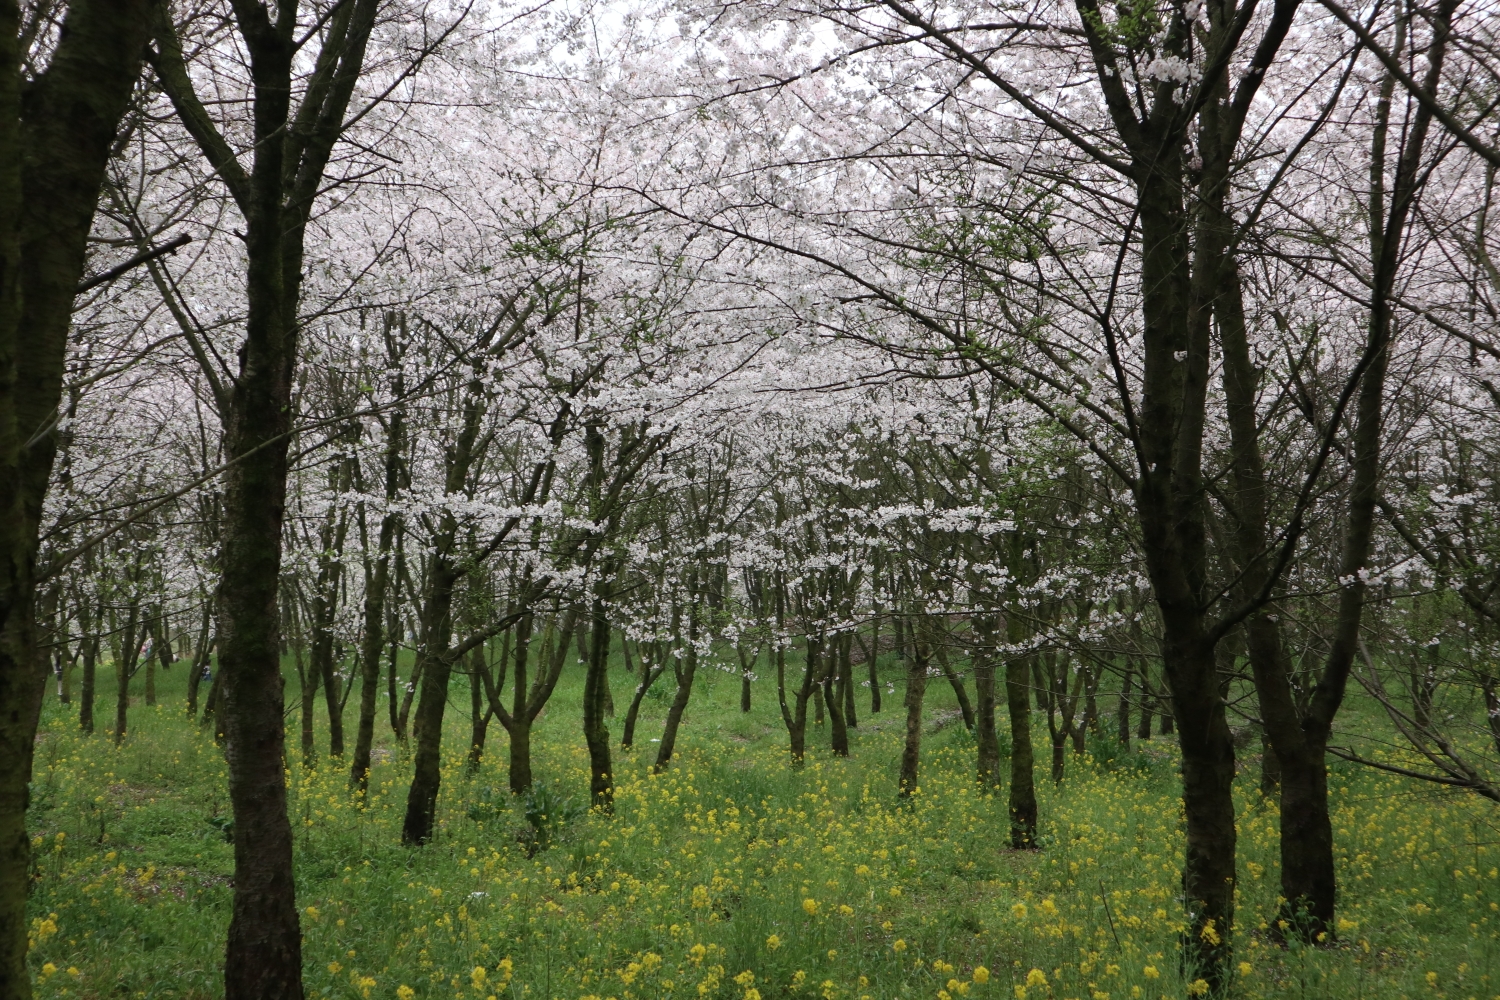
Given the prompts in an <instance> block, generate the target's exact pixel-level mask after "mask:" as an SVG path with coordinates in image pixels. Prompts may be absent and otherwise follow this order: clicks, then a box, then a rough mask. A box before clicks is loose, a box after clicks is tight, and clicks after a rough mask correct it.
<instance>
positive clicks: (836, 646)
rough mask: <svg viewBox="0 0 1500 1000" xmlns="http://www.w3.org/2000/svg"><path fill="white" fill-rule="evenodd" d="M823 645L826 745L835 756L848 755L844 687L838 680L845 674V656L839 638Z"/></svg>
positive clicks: (847, 728) (842, 678)
mask: <svg viewBox="0 0 1500 1000" xmlns="http://www.w3.org/2000/svg"><path fill="white" fill-rule="evenodd" d="M820 645H824V650H825V651H824V653H823V664H824V665H823V684H822V687H823V694H824V698H823V700H824V701H825V702H826V703H827V705H828V721H829V727H828V746H829V749H830V750H831V751H832V752H833V755H834V756H835V757H847V756H849V727H848V725H847V724H846V723H845V719H844V708H843V701H844V689H843V686H842V685H841V684H840V681H842V680H844V678H845V677H846V676H847V667H846V666H845V664H847V662H848V660H847V657H843V656H842V655H841V654H842V652H843V649H842V646H843V641H842V639H841V638H835V639H834V640H833V643H832V648H828V646H827V645H826V644H820Z"/></svg>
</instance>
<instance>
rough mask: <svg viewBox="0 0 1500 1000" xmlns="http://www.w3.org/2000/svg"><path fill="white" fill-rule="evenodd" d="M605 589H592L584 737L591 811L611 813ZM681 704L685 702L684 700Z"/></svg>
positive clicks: (601, 586)
mask: <svg viewBox="0 0 1500 1000" xmlns="http://www.w3.org/2000/svg"><path fill="white" fill-rule="evenodd" d="M608 596H609V594H608V585H607V584H606V583H605V582H603V581H602V580H601V581H600V582H599V583H597V584H596V585H595V591H594V604H593V609H592V614H591V616H590V617H591V620H592V622H593V628H592V629H591V630H590V631H591V632H592V633H593V635H592V641H591V643H590V646H589V659H588V673H587V674H586V675H585V677H584V682H583V737H584V741H585V742H586V743H587V744H588V750H589V800H590V802H592V803H593V806H594V808H596V809H599V810H601V811H602V812H612V811H613V810H614V804H615V784H614V766H613V764H612V763H611V760H610V751H609V728H608V727H607V726H606V725H605V724H604V693H605V689H606V686H607V685H608V683H609V677H608V668H609V640H610V634H611V629H610V627H609V619H608V618H607V617H605V603H604V602H605V601H606V600H607V599H608ZM684 704H686V699H685V698H684Z"/></svg>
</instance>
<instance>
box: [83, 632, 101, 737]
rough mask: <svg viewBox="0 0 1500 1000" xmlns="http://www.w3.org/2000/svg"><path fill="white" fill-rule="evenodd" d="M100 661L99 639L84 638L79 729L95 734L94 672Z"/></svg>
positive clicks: (94, 636) (95, 637) (92, 637)
mask: <svg viewBox="0 0 1500 1000" xmlns="http://www.w3.org/2000/svg"><path fill="white" fill-rule="evenodd" d="M98 659H99V637H98V636H96V635H88V636H84V639H83V683H82V684H81V685H80V687H79V691H78V728H79V729H82V730H83V731H84V732H86V733H89V734H92V733H93V732H94V672H95V669H96V666H95V665H96V663H97V662H98Z"/></svg>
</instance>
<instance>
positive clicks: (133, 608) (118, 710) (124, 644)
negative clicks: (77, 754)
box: [115, 598, 140, 746]
mask: <svg viewBox="0 0 1500 1000" xmlns="http://www.w3.org/2000/svg"><path fill="white" fill-rule="evenodd" d="M139 614H140V605H139V604H137V603H136V601H135V599H134V598H131V603H130V606H129V608H128V609H127V611H126V616H127V617H126V624H125V635H124V638H123V640H122V641H121V644H120V650H119V653H118V655H116V656H115V746H119V745H120V744H121V743H123V742H125V729H126V725H127V723H128V721H129V713H130V677H131V675H132V674H134V673H135V665H136V663H137V661H138V658H139V652H140V645H139V644H140V636H139V635H137V634H136V624H137V616H138V615H139Z"/></svg>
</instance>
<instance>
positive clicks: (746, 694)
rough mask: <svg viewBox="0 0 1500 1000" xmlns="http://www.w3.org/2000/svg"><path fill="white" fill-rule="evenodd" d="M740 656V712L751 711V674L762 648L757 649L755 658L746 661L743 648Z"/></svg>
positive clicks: (739, 650)
mask: <svg viewBox="0 0 1500 1000" xmlns="http://www.w3.org/2000/svg"><path fill="white" fill-rule="evenodd" d="M738 652H739V656H740V711H741V712H748V711H750V674H751V672H752V671H753V670H754V669H755V663H756V661H757V660H759V659H760V647H759V646H757V647H756V649H755V658H754V659H746V657H745V649H744V647H743V646H741V647H739V649H738Z"/></svg>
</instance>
